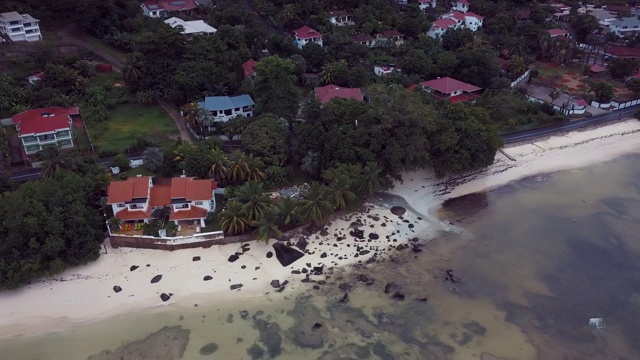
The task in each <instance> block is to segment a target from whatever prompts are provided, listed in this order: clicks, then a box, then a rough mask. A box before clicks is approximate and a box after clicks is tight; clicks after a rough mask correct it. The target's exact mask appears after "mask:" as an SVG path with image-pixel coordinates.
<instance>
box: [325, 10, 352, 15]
mask: <svg viewBox="0 0 640 360" xmlns="http://www.w3.org/2000/svg"><path fill="white" fill-rule="evenodd" d="M329 16H331V17H334V16H351V14H350V13H349V12H348V11H347V10H333V11H329Z"/></svg>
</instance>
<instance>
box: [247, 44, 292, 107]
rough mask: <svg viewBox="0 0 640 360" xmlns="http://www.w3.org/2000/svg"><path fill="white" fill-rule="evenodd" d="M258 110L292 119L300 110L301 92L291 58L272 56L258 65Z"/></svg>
mask: <svg viewBox="0 0 640 360" xmlns="http://www.w3.org/2000/svg"><path fill="white" fill-rule="evenodd" d="M253 86H254V92H255V94H256V103H257V111H258V112H260V113H273V114H275V115H276V116H280V117H284V118H285V119H288V120H292V119H293V118H294V117H295V115H296V114H297V112H298V101H299V100H298V98H299V92H298V88H297V87H296V76H295V67H294V65H293V63H292V62H291V60H289V59H283V58H280V57H279V56H277V55H275V56H270V57H268V58H265V59H262V60H260V62H258V64H257V65H256V77H255V79H254V81H253Z"/></svg>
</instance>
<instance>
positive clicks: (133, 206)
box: [129, 204, 142, 209]
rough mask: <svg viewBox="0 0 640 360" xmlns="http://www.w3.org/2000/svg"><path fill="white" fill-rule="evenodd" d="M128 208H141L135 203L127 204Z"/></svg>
mask: <svg viewBox="0 0 640 360" xmlns="http://www.w3.org/2000/svg"><path fill="white" fill-rule="evenodd" d="M129 209H142V206H138V205H137V204H133V205H129Z"/></svg>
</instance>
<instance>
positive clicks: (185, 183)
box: [170, 177, 217, 201]
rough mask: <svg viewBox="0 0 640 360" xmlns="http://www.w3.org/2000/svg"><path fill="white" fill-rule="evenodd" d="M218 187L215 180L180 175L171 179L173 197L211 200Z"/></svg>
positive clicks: (189, 199) (190, 199)
mask: <svg viewBox="0 0 640 360" xmlns="http://www.w3.org/2000/svg"><path fill="white" fill-rule="evenodd" d="M216 188H217V184H216V182H215V181H213V180H209V179H206V180H198V179H194V178H187V177H178V178H173V179H171V191H170V194H171V199H187V200H188V201H195V200H211V196H212V191H213V190H215V189H216Z"/></svg>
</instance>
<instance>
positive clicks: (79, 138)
mask: <svg viewBox="0 0 640 360" xmlns="http://www.w3.org/2000/svg"><path fill="white" fill-rule="evenodd" d="M73 138H74V139H75V142H76V146H77V147H78V150H80V151H91V143H90V142H89V137H88V136H87V132H86V131H84V129H82V128H77V127H74V128H73Z"/></svg>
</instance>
